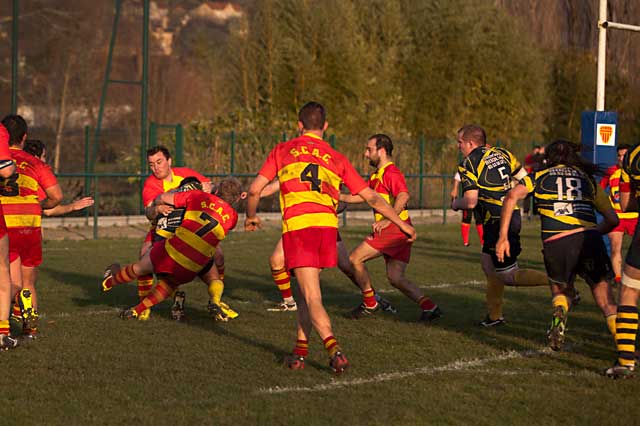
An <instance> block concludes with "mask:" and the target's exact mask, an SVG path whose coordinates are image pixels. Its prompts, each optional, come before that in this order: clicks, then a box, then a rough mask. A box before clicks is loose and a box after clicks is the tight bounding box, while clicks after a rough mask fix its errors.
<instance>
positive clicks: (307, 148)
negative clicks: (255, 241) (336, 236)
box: [258, 133, 367, 233]
mask: <svg viewBox="0 0 640 426" xmlns="http://www.w3.org/2000/svg"><path fill="white" fill-rule="evenodd" d="M258 173H259V174H261V175H262V176H264V177H265V178H267V179H269V180H270V181H271V180H273V179H274V178H275V177H276V176H277V177H278V180H279V181H280V209H281V210H282V232H283V233H286V232H290V231H296V230H299V229H304V228H310V227H330V228H337V227H338V216H337V215H336V207H337V205H338V201H339V199H340V183H341V182H344V184H345V185H346V186H347V188H349V190H350V191H351V193H352V194H357V193H358V192H360V191H362V190H363V189H364V188H366V187H367V184H366V183H365V181H364V180H363V179H362V177H360V175H359V174H358V172H357V171H356V170H355V169H354V168H353V166H352V165H351V163H349V160H347V158H346V157H345V156H344V155H342V154H340V153H339V152H338V151H336V150H334V149H333V148H331V146H330V145H329V144H328V143H327V142H325V141H323V140H322V139H321V138H320V137H318V136H316V135H314V134H311V133H306V134H304V135H302V136H300V137H298V138H295V139H292V140H290V141H287V142H282V143H280V144H278V145H276V147H275V148H273V150H272V151H271V153H269V156H268V157H267V160H266V161H265V163H264V165H263V166H262V168H261V169H260V172H258Z"/></svg>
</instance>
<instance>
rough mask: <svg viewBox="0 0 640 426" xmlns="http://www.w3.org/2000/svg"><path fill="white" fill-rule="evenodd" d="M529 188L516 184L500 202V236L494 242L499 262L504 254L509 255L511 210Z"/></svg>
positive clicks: (523, 197)
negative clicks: (508, 237)
mask: <svg viewBox="0 0 640 426" xmlns="http://www.w3.org/2000/svg"><path fill="white" fill-rule="evenodd" d="M527 194H529V190H528V189H527V187H526V186H525V185H522V184H518V185H517V186H516V187H515V188H513V189H512V190H511V191H509V192H507V195H506V196H505V197H504V201H503V202H502V210H501V212H500V237H499V238H498V242H497V243H496V256H497V257H498V260H499V261H500V262H504V258H505V255H506V256H507V257H508V256H511V247H510V246H509V240H508V239H507V236H508V235H509V224H510V223H511V217H512V216H513V211H514V210H515V209H516V205H517V204H518V201H519V200H524V199H525V198H527Z"/></svg>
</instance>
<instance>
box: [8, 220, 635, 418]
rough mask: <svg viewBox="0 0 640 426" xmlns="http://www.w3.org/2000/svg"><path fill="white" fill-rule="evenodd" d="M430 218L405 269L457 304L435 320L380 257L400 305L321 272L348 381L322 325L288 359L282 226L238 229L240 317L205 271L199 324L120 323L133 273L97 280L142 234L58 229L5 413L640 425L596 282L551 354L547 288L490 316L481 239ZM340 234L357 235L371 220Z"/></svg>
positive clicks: (530, 235)
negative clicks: (368, 296)
mask: <svg viewBox="0 0 640 426" xmlns="http://www.w3.org/2000/svg"><path fill="white" fill-rule="evenodd" d="M418 231H419V240H418V242H417V243H416V244H415V246H414V250H413V258H412V262H411V265H410V268H409V276H410V277H411V278H412V279H413V280H414V281H415V282H417V283H419V285H420V286H421V287H422V288H423V289H424V290H425V292H427V294H428V295H430V296H431V297H432V298H433V299H434V300H435V301H436V302H437V303H439V304H440V306H441V307H442V309H443V310H444V312H445V316H444V317H443V318H441V319H440V320H439V321H438V322H437V323H435V324H434V325H432V326H430V327H429V326H424V325H422V324H418V323H416V319H417V317H418V309H417V307H416V306H415V305H414V304H413V303H411V302H410V301H409V300H408V299H406V298H405V297H404V296H402V295H401V294H399V293H398V292H397V291H394V290H393V289H392V288H391V287H390V286H389V285H388V284H387V283H386V281H385V280H384V279H383V277H384V274H383V266H384V264H383V262H382V261H376V262H374V263H372V264H371V265H370V270H371V271H372V275H373V277H374V284H376V286H377V287H378V288H379V290H380V291H381V292H383V293H384V296H385V297H386V298H388V299H389V300H390V301H392V302H393V303H394V304H395V305H396V306H397V308H398V309H399V313H398V314H397V315H395V316H393V315H390V314H385V315H383V316H380V317H377V318H372V319H366V320H360V321H353V320H348V319H346V318H344V317H343V316H342V315H343V314H344V313H345V312H346V311H348V310H349V309H351V308H353V307H354V306H356V305H357V304H358V303H359V301H360V297H359V293H358V292H357V291H356V290H355V288H353V287H352V285H351V284H350V282H349V281H348V280H347V279H346V278H345V277H343V276H342V275H340V273H339V272H338V271H337V270H331V271H325V272H324V273H323V274H322V279H323V290H324V301H325V306H326V307H327V309H328V311H329V314H330V315H331V316H332V320H333V325H334V331H335V333H336V336H337V338H338V341H339V342H340V344H341V345H342V346H343V348H344V351H345V353H346V354H347V356H348V357H349V360H350V362H351V364H352V368H351V369H350V370H349V371H348V372H347V373H346V374H344V375H342V376H340V377H333V376H332V374H331V373H330V372H329V369H328V366H327V358H326V353H325V350H324V348H323V347H322V343H321V341H320V339H319V338H318V337H317V336H316V335H314V336H313V339H312V341H311V345H310V356H309V358H308V362H307V368H306V369H305V370H304V371H289V370H287V369H284V368H283V367H282V366H281V364H280V363H281V359H282V356H283V355H284V354H285V353H287V352H289V351H290V350H291V348H292V347H293V343H294V339H295V334H294V326H295V315H294V314H292V313H272V312H267V311H266V308H267V307H268V306H269V303H270V302H273V301H276V300H277V299H278V293H277V289H276V287H275V286H274V284H272V282H271V279H270V274H269V268H268V265H267V259H268V255H269V253H270V252H271V250H272V247H273V245H274V243H275V242H276V240H277V238H278V233H277V231H276V230H271V231H261V232H258V233H253V234H247V233H235V234H232V235H231V236H230V237H229V238H228V240H226V241H225V243H224V249H225V254H226V259H227V278H226V280H225V281H226V291H225V300H226V301H227V302H228V303H229V304H230V305H231V306H232V307H233V308H235V309H236V310H237V311H239V312H240V317H239V318H237V319H236V320H234V321H233V322H229V323H214V322H212V320H211V319H210V318H208V316H207V313H206V309H205V306H206V302H207V297H206V290H205V288H204V286H203V285H202V284H200V283H198V282H194V283H191V284H189V285H187V286H185V287H183V288H184V289H185V290H186V292H187V315H188V317H189V321H188V322H186V323H174V322H172V321H171V320H170V319H169V305H168V304H166V303H165V304H163V305H161V306H160V307H159V308H158V309H156V310H155V311H154V314H153V316H152V319H151V320H150V321H148V322H144V323H143V322H130V321H122V320H120V319H119V318H118V309H120V308H123V307H127V306H130V305H132V304H134V302H135V301H136V299H137V297H136V293H135V288H134V286H133V285H130V286H124V287H119V288H116V289H114V290H113V291H111V292H110V293H108V294H104V295H103V294H101V293H100V291H99V281H100V279H99V277H100V275H101V273H102V269H103V268H104V266H105V265H107V264H109V263H111V262H114V261H117V262H121V263H126V262H128V261H131V260H133V259H135V257H136V253H137V250H138V248H139V244H140V241H138V240H134V239H123V240H101V241H80V242H78V241H73V242H70V241H47V242H46V243H45V262H44V264H43V267H42V269H41V278H40V281H39V289H40V290H39V291H40V293H39V295H40V300H41V302H40V304H41V307H40V310H41V313H42V317H43V321H42V326H41V330H42V333H41V338H40V339H39V340H38V341H36V342H33V343H31V344H29V345H25V346H23V347H20V348H18V349H16V350H14V351H9V352H5V353H0V359H1V360H2V363H3V366H4V367H5V368H4V370H5V373H4V374H3V376H2V379H0V380H1V383H2V388H3V389H4V397H5V398H6V399H8V401H6V403H5V404H3V407H2V410H0V412H1V413H2V416H1V417H0V418H1V419H2V420H0V424H14V423H21V424H130V425H132V424H145V425H146V424H149V425H151V424H154V425H164V424H172V425H177V424H211V425H245V424H261V425H262V424H269V425H271V424H283V425H284V424H287V425H298V424H304V425H316V424H339V425H342V424H346V425H360V424H363V425H364V424H366V425H376V424H380V425H382V424H384V425H403V424H409V425H422V424H474V425H494V424H505V425H506V424H508V425H512V424H532V423H534V424H545V425H554V424H562V425H566V424H597V425H605V424H617V423H625V424H634V423H635V421H634V420H632V419H634V418H635V419H638V418H639V416H640V407H639V406H638V404H637V395H638V392H639V391H640V380H628V381H611V380H609V379H606V378H604V377H603V376H602V375H601V371H602V370H603V369H605V368H606V367H608V366H610V365H611V363H612V362H613V361H614V360H615V346H614V344H613V341H612V338H611V337H610V336H609V334H608V332H607V329H606V325H605V322H604V319H603V318H602V317H601V315H600V313H599V311H598V310H597V308H596V307H595V305H594V304H593V302H592V299H591V297H590V295H589V292H588V289H587V287H586V285H585V284H584V283H583V282H580V283H579V284H578V285H579V288H580V290H581V291H582V294H583V302H582V304H581V305H580V306H578V307H577V308H576V309H575V311H573V312H572V313H571V315H570V317H569V323H568V342H567V345H566V350H565V351H563V352H560V353H551V352H550V351H548V350H547V349H545V343H546V341H545V330H546V328H547V325H548V321H549V318H550V312H551V308H550V297H549V294H548V289H547V288H534V289H517V288H508V289H507V291H506V293H505V294H506V301H507V304H506V306H505V316H506V318H507V321H508V324H507V325H506V326H504V327H501V328H498V329H482V328H480V327H478V326H477V325H476V324H477V322H478V321H479V320H480V319H482V317H483V316H484V315H485V308H484V286H483V284H482V273H481V271H480V267H479V265H478V259H479V248H478V242H477V238H476V236H475V235H472V238H476V239H473V240H472V243H473V245H472V246H471V247H463V246H462V244H461V242H460V236H459V228H458V226H457V225H455V224H452V225H446V226H442V225H428V226H421V227H418ZM341 233H342V235H343V238H344V239H345V242H346V243H347V245H348V247H350V248H353V247H354V246H355V245H356V244H358V243H359V242H360V240H361V238H362V237H363V235H364V234H365V233H366V229H365V228H347V229H346V230H342V231H341ZM523 246H524V253H523V255H522V261H521V265H525V266H529V267H534V268H542V267H543V265H542V263H541V255H540V246H541V245H540V241H539V234H538V230H537V227H536V226H535V225H533V224H529V225H527V226H526V229H525V230H524V231H523ZM619 413H624V415H622V414H619ZM629 422H631V423H629Z"/></svg>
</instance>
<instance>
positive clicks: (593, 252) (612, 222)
mask: <svg viewBox="0 0 640 426" xmlns="http://www.w3.org/2000/svg"><path fill="white" fill-rule="evenodd" d="M576 149H579V146H578V145H573V144H572V143H571V142H568V141H563V140H557V141H554V142H552V143H551V144H549V145H548V146H547V148H546V150H545V159H546V166H545V167H546V168H545V169H543V170H541V171H539V172H536V174H535V177H533V176H530V175H527V176H525V177H524V178H522V180H521V183H519V184H518V185H517V186H516V187H515V188H513V189H512V190H511V191H509V193H507V195H506V197H505V199H504V202H503V204H502V211H501V215H500V238H499V239H498V243H497V244H496V257H497V258H498V260H499V261H501V262H504V260H505V259H506V258H508V257H509V255H510V243H509V224H510V223H511V218H512V216H513V212H514V209H515V208H516V203H517V202H518V201H520V200H524V199H525V198H527V195H528V194H530V193H531V194H533V196H534V198H535V199H534V202H535V203H536V206H537V210H538V214H540V226H541V230H542V242H543V250H542V253H543V255H544V264H545V268H546V270H547V276H548V278H549V284H550V287H551V296H552V305H553V316H552V320H551V326H550V327H549V331H548V332H547V337H548V339H549V347H550V348H551V349H553V350H555V351H558V350H560V349H561V348H562V344H563V343H564V340H565V328H566V324H567V317H568V313H569V309H570V308H571V299H572V298H573V295H574V294H575V290H574V281H575V278H576V275H579V276H581V277H582V278H583V279H584V280H585V281H586V282H587V284H588V285H589V287H590V288H591V293H592V294H593V298H594V300H595V302H596V304H597V305H598V307H599V308H600V310H601V311H602V313H603V314H604V316H605V318H606V320H607V326H608V327H609V331H611V334H613V336H614V337H615V333H616V330H615V328H616V327H615V324H616V304H615V302H614V301H613V294H612V292H611V287H610V286H609V283H608V281H607V280H608V279H610V278H611V277H612V269H611V261H610V260H609V256H608V255H607V249H606V247H605V245H604V241H603V240H602V235H603V234H606V233H607V232H610V231H611V230H612V229H614V228H615V227H616V226H617V225H618V217H617V216H616V212H615V211H614V210H613V208H612V207H611V204H610V203H609V200H608V199H607V196H606V194H605V193H604V191H603V190H602V188H601V187H600V186H599V185H598V184H597V183H596V181H595V179H594V177H593V175H594V173H596V172H598V167H597V166H595V165H594V164H591V163H589V162H588V161H586V160H584V159H583V158H582V157H580V155H578V154H577V153H576ZM595 210H597V211H598V212H600V214H602V216H603V217H604V221H602V222H600V223H597V220H596V214H595Z"/></svg>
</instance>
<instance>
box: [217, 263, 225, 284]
mask: <svg viewBox="0 0 640 426" xmlns="http://www.w3.org/2000/svg"><path fill="white" fill-rule="evenodd" d="M216 269H217V270H218V276H219V277H220V279H221V280H224V264H222V265H216Z"/></svg>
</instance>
